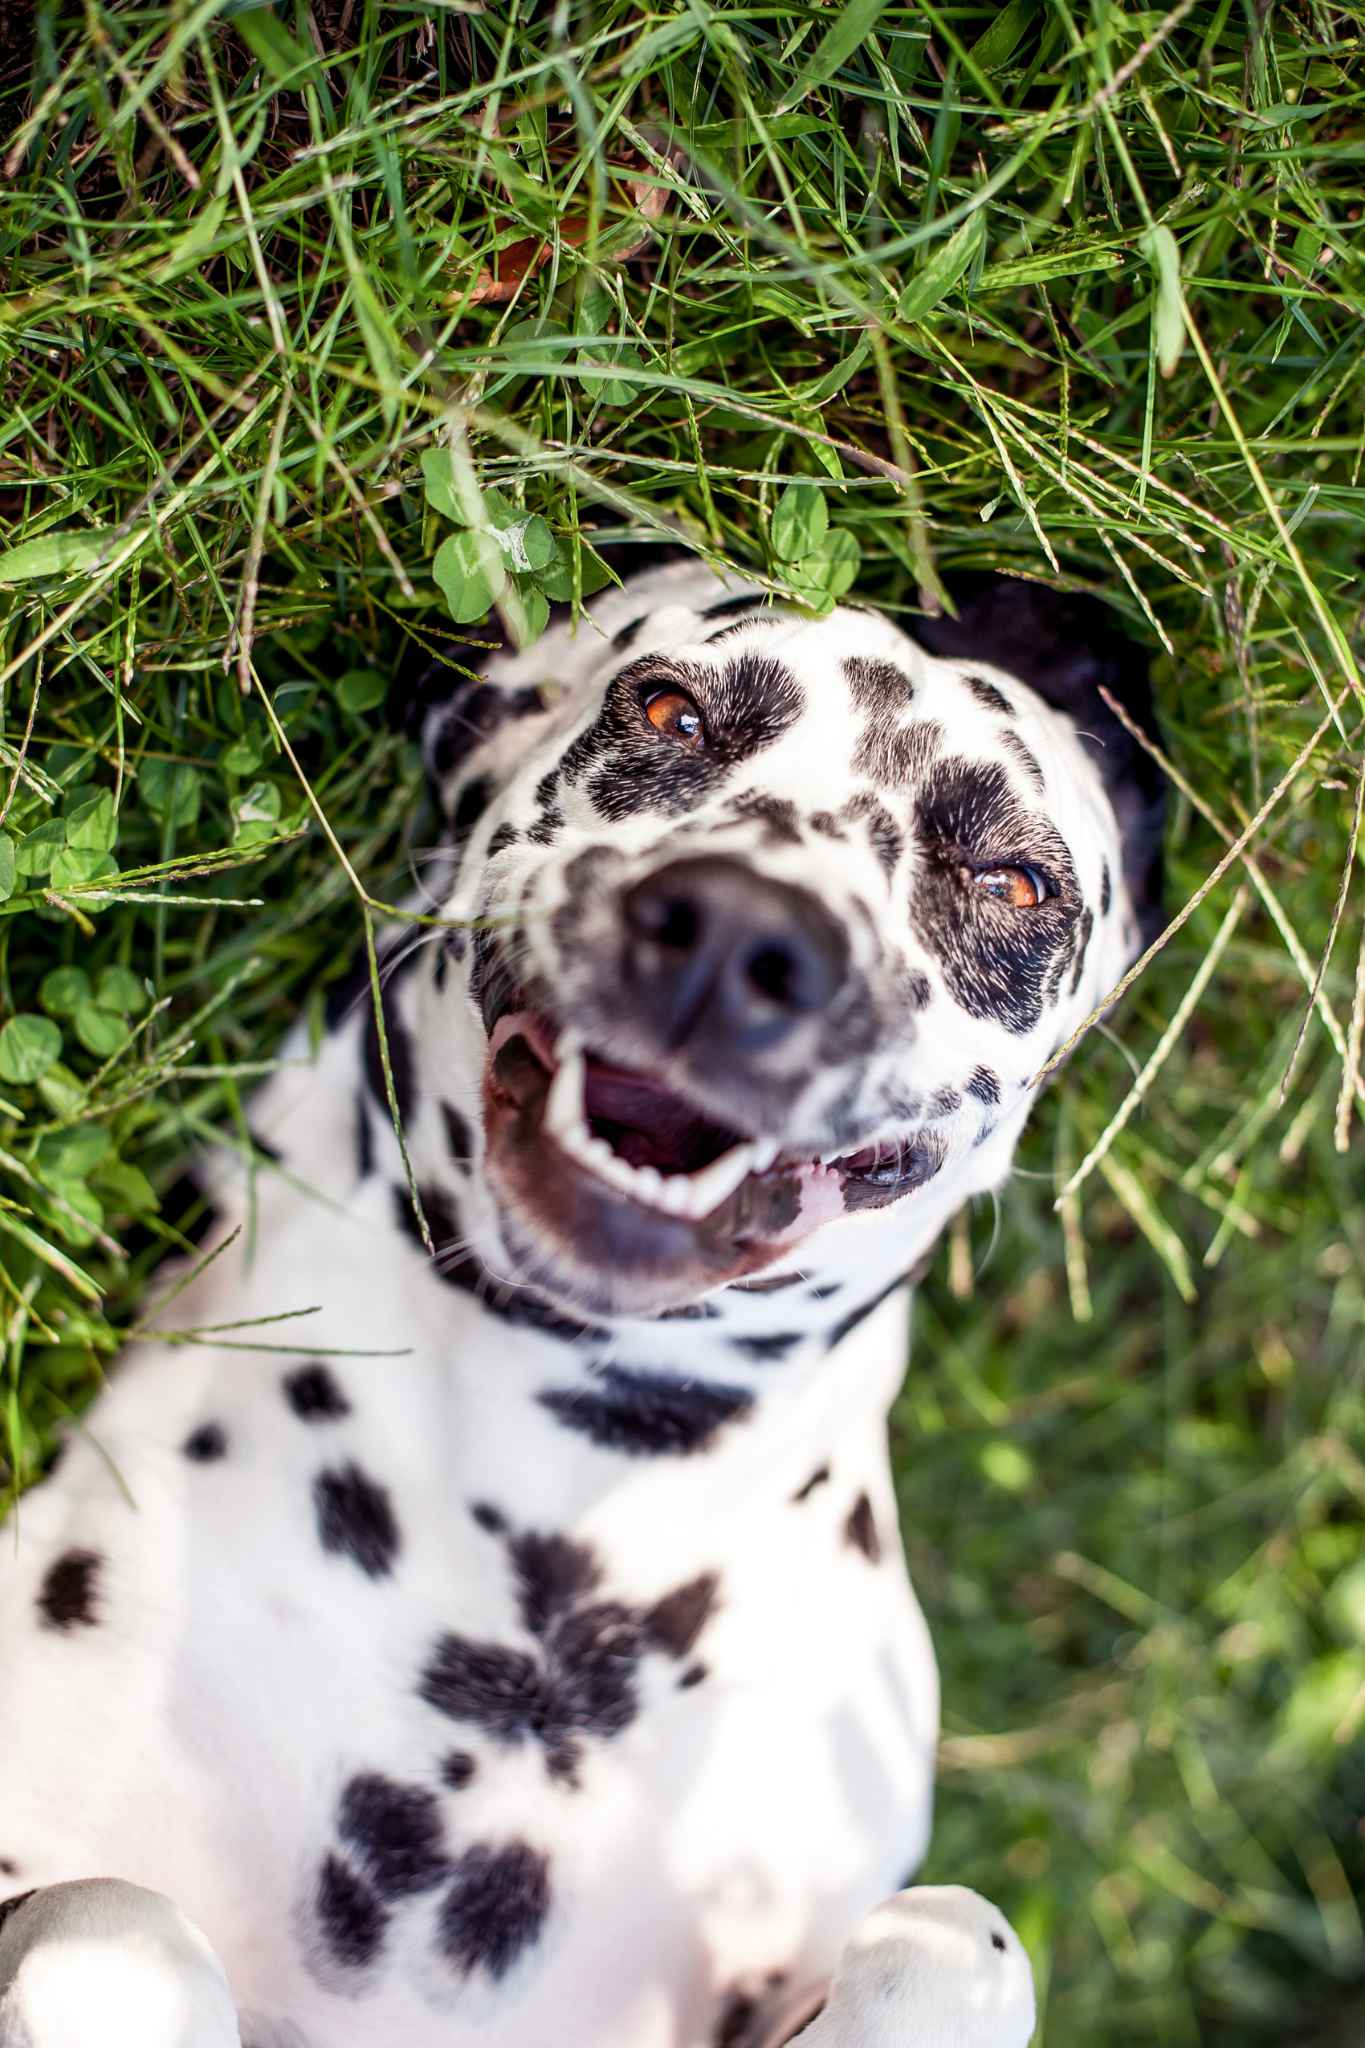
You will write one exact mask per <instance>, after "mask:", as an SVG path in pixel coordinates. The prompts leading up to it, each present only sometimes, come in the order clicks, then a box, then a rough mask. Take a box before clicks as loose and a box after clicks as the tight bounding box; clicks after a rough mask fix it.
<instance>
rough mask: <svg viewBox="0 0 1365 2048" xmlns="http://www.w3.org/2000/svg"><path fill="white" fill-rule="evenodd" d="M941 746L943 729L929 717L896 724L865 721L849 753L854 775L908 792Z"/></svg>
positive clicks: (888, 720) (872, 720)
mask: <svg viewBox="0 0 1365 2048" xmlns="http://www.w3.org/2000/svg"><path fill="white" fill-rule="evenodd" d="M942 744H943V727H942V726H941V725H938V724H937V723H936V722H935V721H934V720H933V719H931V718H921V719H916V720H914V721H913V722H912V723H911V724H909V725H899V724H896V723H894V722H893V721H892V720H890V719H869V720H868V723H867V727H866V730H865V731H864V733H863V736H862V738H861V739H860V740H859V742H858V745H857V747H856V748H855V749H854V754H853V769H854V773H855V774H857V775H867V776H870V777H871V779H872V781H873V782H880V783H881V784H882V785H883V786H884V787H885V788H888V789H896V790H901V789H908V788H909V787H910V786H911V785H912V784H913V783H915V782H917V781H918V780H919V778H920V776H921V775H923V774H924V773H925V771H926V769H927V768H928V767H929V764H930V762H931V761H933V759H934V757H935V756H936V754H937V753H938V751H939V749H940V747H941V746H942Z"/></svg>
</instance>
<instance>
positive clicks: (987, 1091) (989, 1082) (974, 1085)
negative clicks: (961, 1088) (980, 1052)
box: [967, 1067, 1000, 1108]
mask: <svg viewBox="0 0 1365 2048" xmlns="http://www.w3.org/2000/svg"><path fill="white" fill-rule="evenodd" d="M967 1093H968V1094H969V1095H974V1096H975V1097H976V1099H977V1101H978V1102H984V1103H985V1104H986V1106H987V1108H994V1106H995V1104H996V1103H997V1102H998V1101H999V1100H1000V1077H999V1075H998V1074H993V1073H992V1072H991V1070H990V1068H989V1067H977V1068H976V1069H975V1071H974V1072H973V1074H972V1077H971V1079H970V1081H968V1083H967Z"/></svg>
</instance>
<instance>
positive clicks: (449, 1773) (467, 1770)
mask: <svg viewBox="0 0 1365 2048" xmlns="http://www.w3.org/2000/svg"><path fill="white" fill-rule="evenodd" d="M477 1769H478V1765H477V1763H476V1762H475V1760H474V1758H473V1757H472V1756H471V1755H470V1754H469V1751H468V1750H467V1749H452V1750H451V1752H450V1754H449V1755H448V1756H447V1757H444V1758H443V1759H442V1762H441V1783H442V1784H443V1785H445V1786H447V1787H448V1789H449V1790H450V1791H452V1792H463V1791H464V1788H465V1786H466V1785H469V1784H472V1783H473V1780H474V1775H475V1772H476V1771H477Z"/></svg>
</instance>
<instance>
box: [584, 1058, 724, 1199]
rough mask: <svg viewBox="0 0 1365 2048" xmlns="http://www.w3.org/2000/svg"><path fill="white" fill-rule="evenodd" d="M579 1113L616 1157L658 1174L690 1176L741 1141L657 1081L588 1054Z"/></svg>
mask: <svg viewBox="0 0 1365 2048" xmlns="http://www.w3.org/2000/svg"><path fill="white" fill-rule="evenodd" d="M584 1112H585V1114H586V1116H587V1120H588V1123H589V1125H590V1126H591V1128H592V1130H593V1133H594V1135H595V1136H597V1137H599V1138H605V1139H606V1140H607V1142H608V1143H609V1144H610V1146H611V1148H612V1150H613V1151H614V1152H615V1153H616V1155H617V1157H618V1158H621V1159H624V1160H625V1161H626V1162H627V1163H628V1164H629V1165H631V1166H655V1167H657V1168H658V1169H659V1171H660V1172H661V1173H695V1172H697V1171H698V1169H699V1168H701V1167H703V1166H709V1165H710V1163H711V1161H712V1160H713V1159H719V1157H720V1155H721V1153H722V1152H728V1151H729V1149H730V1147H731V1146H732V1145H737V1144H738V1143H739V1142H740V1138H739V1134H738V1132H736V1131H731V1130H727V1129H726V1128H725V1126H724V1125H723V1124H714V1123H711V1122H710V1121H709V1120H708V1119H707V1118H706V1117H705V1116H703V1115H702V1114H701V1113H700V1112H699V1111H698V1110H696V1109H694V1108H693V1107H692V1105H691V1104H690V1103H688V1102H685V1101H684V1100H683V1099H682V1097H681V1096H679V1095H675V1094H674V1093H673V1092H672V1090H671V1089H669V1088H665V1087H664V1085H663V1083H662V1082H661V1081H655V1080H653V1079H652V1078H651V1076H650V1075H648V1074H642V1073H640V1072H639V1071H638V1070H637V1069H632V1068H629V1067H613V1066H609V1065H608V1064H607V1062H606V1061H604V1060H598V1059H594V1058H593V1057H592V1056H591V1055H589V1058H588V1061H587V1080H586V1085H585V1088H584Z"/></svg>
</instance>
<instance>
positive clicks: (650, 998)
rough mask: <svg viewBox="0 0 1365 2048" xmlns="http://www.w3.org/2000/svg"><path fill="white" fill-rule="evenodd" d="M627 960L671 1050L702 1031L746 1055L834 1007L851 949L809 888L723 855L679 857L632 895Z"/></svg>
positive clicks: (702, 1034)
mask: <svg viewBox="0 0 1365 2048" xmlns="http://www.w3.org/2000/svg"><path fill="white" fill-rule="evenodd" d="M624 909H625V921H626V963H627V969H628V972H629V976H630V979H631V982H632V984H633V987H634V990H635V993H636V995H637V998H638V999H639V1001H640V1002H641V1003H642V1004H643V1005H644V1008H645V1010H646V1013H647V1015H648V1016H649V1018H650V1020H651V1022H652V1023H653V1025H654V1027H655V1029H656V1030H657V1031H658V1033H659V1035H660V1037H661V1038H662V1040H663V1042H664V1043H665V1044H666V1045H669V1046H678V1045H682V1044H683V1043H684V1042H685V1041H687V1040H700V1039H702V1038H703V1037H705V1038H707V1039H710V1040H712V1041H713V1042H714V1043H716V1044H717V1045H718V1046H719V1045H722V1044H723V1045H725V1046H728V1047H731V1048H734V1049H735V1050H737V1051H741V1052H760V1051H762V1050H764V1049H765V1048H766V1047H768V1046H772V1045H776V1044H777V1043H778V1042H779V1041H780V1040H781V1039H783V1038H786V1037H787V1036H788V1035H789V1034H790V1033H791V1031H792V1030H793V1029H794V1028H795V1026H796V1025H797V1024H799V1023H800V1022H801V1020H802V1019H803V1018H805V1017H811V1016H814V1015H816V1014H817V1013H818V1012H819V1011H821V1010H824V1009H827V1008H828V1006H829V1004H830V1002H831V1000H832V999H833V997H834V995H835V993H836V992H837V990H838V988H839V987H840V984H841V983H842V981H843V979H844V973H845V969H846V967H847V964H848V947H847V944H846V942H845V940H844V935H843V932H842V931H841V930H840V927H839V926H838V924H837V923H836V922H835V920H834V918H832V917H831V916H830V914H829V912H828V911H827V910H826V909H825V907H824V905H823V904H822V903H820V902H819V901H817V899H816V898H815V897H814V896H811V895H809V894H808V893H807V892H806V891H805V890H804V889H797V888H793V887H792V886H791V885H790V884H788V883H786V882H776V881H771V880H769V879H768V878H766V877H765V876H761V875H756V874H755V873H754V872H753V870H752V869H751V868H747V867H745V866H744V865H743V863H742V862H740V861H737V860H729V859H727V858H725V857H724V856H723V855H714V854H713V855H708V856H704V857H702V858H699V859H695V860H675V861H671V862H670V863H669V865H668V866H667V867H662V868H658V869H657V870H656V871H655V872H654V874H652V875H646V877H645V879H644V880H643V881H642V882H637V883H636V884H635V886H634V888H633V889H630V890H629V891H628V892H627V894H626V897H625V904H624Z"/></svg>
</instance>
